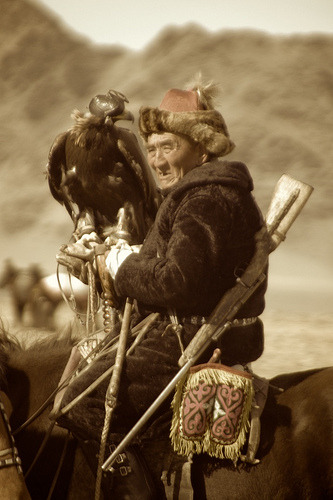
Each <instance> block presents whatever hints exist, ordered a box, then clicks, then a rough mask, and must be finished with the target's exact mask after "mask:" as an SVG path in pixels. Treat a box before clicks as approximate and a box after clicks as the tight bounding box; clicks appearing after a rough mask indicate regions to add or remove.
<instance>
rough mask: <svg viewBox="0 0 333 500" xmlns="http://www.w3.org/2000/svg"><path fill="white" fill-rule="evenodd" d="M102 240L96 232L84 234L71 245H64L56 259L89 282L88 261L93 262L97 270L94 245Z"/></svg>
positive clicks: (81, 278) (77, 276) (94, 269)
mask: <svg viewBox="0 0 333 500" xmlns="http://www.w3.org/2000/svg"><path fill="white" fill-rule="evenodd" d="M100 242H101V240H100V238H99V237H98V235H97V234H96V233H95V232H92V233H90V234H84V235H83V236H82V237H81V238H80V239H79V240H78V241H76V242H75V243H71V244H69V245H62V247H60V250H59V253H58V254H57V255H56V260H57V262H59V264H61V265H63V266H65V267H67V269H68V271H69V272H70V273H71V274H72V275H73V276H75V277H76V278H78V279H79V280H81V281H82V282H83V283H85V284H87V283H88V271H87V265H86V264H87V262H90V263H91V264H92V268H93V271H94V272H96V267H95V265H94V264H95V262H94V257H95V252H94V247H95V246H96V245H98V244H99V243H100Z"/></svg>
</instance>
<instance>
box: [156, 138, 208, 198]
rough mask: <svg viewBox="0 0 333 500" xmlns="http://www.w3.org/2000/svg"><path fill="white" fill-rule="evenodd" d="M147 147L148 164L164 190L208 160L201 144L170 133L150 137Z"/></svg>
mask: <svg viewBox="0 0 333 500" xmlns="http://www.w3.org/2000/svg"><path fill="white" fill-rule="evenodd" d="M146 146H147V153H148V163H149V165H150V166H151V168H152V169H153V170H154V171H155V172H156V175H157V179H158V182H159V185H160V187H161V188H162V189H165V188H168V187H170V186H172V185H173V184H175V183H176V182H178V181H179V180H180V179H182V178H183V177H184V175H186V174H187V172H189V171H190V170H192V169H193V168H195V167H197V166H199V165H201V164H202V163H203V162H204V161H206V159H207V155H205V154H203V152H202V148H201V147H200V145H199V144H194V143H193V142H191V141H189V140H187V139H186V138H185V137H181V136H179V135H175V134H171V133H169V132H165V133H162V134H152V135H150V136H149V137H148V141H147V145H146Z"/></svg>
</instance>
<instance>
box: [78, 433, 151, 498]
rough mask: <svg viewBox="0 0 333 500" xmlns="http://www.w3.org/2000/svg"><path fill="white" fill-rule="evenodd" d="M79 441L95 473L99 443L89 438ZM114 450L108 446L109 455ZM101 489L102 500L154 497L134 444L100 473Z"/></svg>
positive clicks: (147, 474)
mask: <svg viewBox="0 0 333 500" xmlns="http://www.w3.org/2000/svg"><path fill="white" fill-rule="evenodd" d="M79 444H80V446H81V448H82V451H83V453H84V455H85V457H86V460H87V463H88V465H89V466H90V468H91V470H92V471H93V473H94V475H95V476H96V474H97V467H98V457H99V443H98V442H97V441H92V440H87V441H82V440H79ZM114 449H115V446H114V445H111V446H110V447H109V452H110V454H111V453H112V451H113V450H114ZM101 489H102V492H103V497H104V500H109V499H113V500H157V496H156V490H155V486H154V484H153V481H152V478H151V476H150V473H149V470H148V467H147V465H146V462H145V460H144V457H143V456H142V454H141V452H140V449H139V447H138V446H136V445H131V446H129V447H128V448H127V449H126V451H125V452H124V453H121V454H120V455H119V456H118V458H117V459H116V462H115V463H114V464H113V466H112V471H107V472H103V474H102V482H101Z"/></svg>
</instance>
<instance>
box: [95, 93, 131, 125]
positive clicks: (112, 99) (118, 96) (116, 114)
mask: <svg viewBox="0 0 333 500" xmlns="http://www.w3.org/2000/svg"><path fill="white" fill-rule="evenodd" d="M125 102H128V100H127V98H126V97H125V96H124V94H122V93H121V92H118V91H117V90H109V91H108V93H107V94H106V95H104V94H98V95H96V96H95V97H93V98H92V99H91V101H90V103H89V111H90V113H91V114H92V115H94V116H97V117H98V118H111V119H112V121H113V122H115V121H117V120H131V121H134V116H133V115H132V113H131V112H130V111H127V110H126V109H125Z"/></svg>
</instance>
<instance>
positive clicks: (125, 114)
mask: <svg viewBox="0 0 333 500" xmlns="http://www.w3.org/2000/svg"><path fill="white" fill-rule="evenodd" d="M112 120H113V121H114V122H115V121H119V120H128V121H131V122H132V123H134V115H133V114H132V113H131V112H130V111H127V110H124V111H123V112H122V113H121V114H120V115H117V116H113V117H112Z"/></svg>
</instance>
